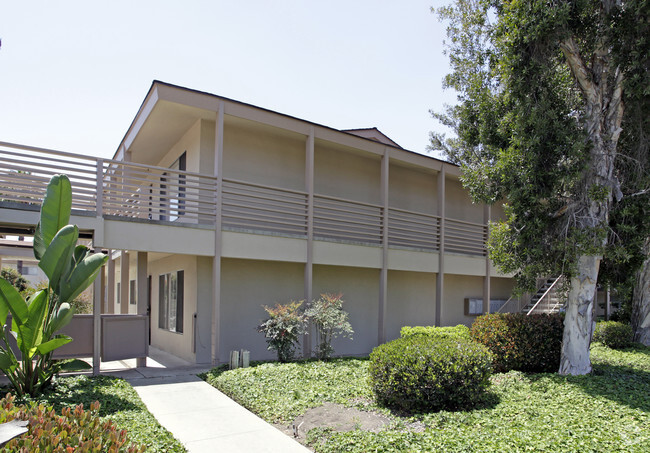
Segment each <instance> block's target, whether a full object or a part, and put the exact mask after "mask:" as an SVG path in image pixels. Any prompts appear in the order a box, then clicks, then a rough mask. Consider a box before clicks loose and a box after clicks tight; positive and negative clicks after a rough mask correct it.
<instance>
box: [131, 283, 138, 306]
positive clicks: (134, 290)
mask: <svg viewBox="0 0 650 453" xmlns="http://www.w3.org/2000/svg"><path fill="white" fill-rule="evenodd" d="M136 294H137V293H136V286H135V280H131V281H130V282H129V304H130V305H135V304H136Z"/></svg>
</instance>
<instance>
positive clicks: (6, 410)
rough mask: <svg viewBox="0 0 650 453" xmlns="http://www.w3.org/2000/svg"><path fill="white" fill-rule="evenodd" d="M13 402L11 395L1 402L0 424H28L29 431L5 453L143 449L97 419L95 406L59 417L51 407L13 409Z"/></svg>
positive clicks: (132, 452)
mask: <svg viewBox="0 0 650 453" xmlns="http://www.w3.org/2000/svg"><path fill="white" fill-rule="evenodd" d="M13 402H14V397H13V396H12V395H11V394H9V395H7V396H5V397H4V398H3V399H2V400H0V423H5V422H8V421H11V420H15V419H20V420H27V421H28V422H29V424H28V425H27V428H28V431H27V432H26V433H25V434H23V435H22V436H20V437H17V438H15V439H12V440H11V441H10V442H9V443H7V445H5V447H4V451H17V452H31V451H48V452H66V453H67V452H71V451H75V452H90V451H107V452H128V453H136V452H143V451H145V449H146V447H145V446H144V445H143V446H137V445H133V444H131V443H130V442H129V441H128V438H127V435H126V431H125V430H118V429H117V428H116V427H115V425H113V422H112V421H111V420H107V421H102V420H101V419H100V417H99V415H98V412H99V403H98V402H95V403H93V404H91V407H90V410H87V411H86V410H84V409H83V405H78V406H77V407H75V408H74V409H71V408H69V407H66V408H63V409H62V410H61V415H60V416H59V415H57V414H56V412H55V411H54V409H52V407H51V406H44V405H37V404H36V403H34V402H31V403H30V404H29V405H27V406H25V405H20V406H14V404H13Z"/></svg>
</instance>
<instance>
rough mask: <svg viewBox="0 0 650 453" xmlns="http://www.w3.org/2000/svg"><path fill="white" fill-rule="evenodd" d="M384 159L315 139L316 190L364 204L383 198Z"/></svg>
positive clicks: (377, 201) (378, 201)
mask: <svg viewBox="0 0 650 453" xmlns="http://www.w3.org/2000/svg"><path fill="white" fill-rule="evenodd" d="M380 188H381V160H380V158H379V157H377V156H374V155H367V156H362V155H360V154H356V153H354V154H353V153H351V152H346V151H344V150H342V149H340V148H333V147H331V146H328V145H327V144H326V143H324V142H321V141H316V144H315V146H314V192H315V193H316V194H320V195H329V196H332V197H338V198H346V199H349V200H354V201H360V202H363V203H372V204H379V203H380V201H381V194H380Z"/></svg>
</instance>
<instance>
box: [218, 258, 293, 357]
mask: <svg viewBox="0 0 650 453" xmlns="http://www.w3.org/2000/svg"><path fill="white" fill-rule="evenodd" d="M303 282H304V265H303V264H299V263H283V262H277V261H258V260H243V259H229V258H224V259H222V260H221V324H220V325H221V347H220V354H219V356H220V360H221V361H227V360H228V357H229V354H230V351H232V350H239V349H247V350H249V351H250V352H251V360H262V359H273V358H275V355H274V353H273V352H270V351H267V349H266V346H267V345H266V341H265V339H264V335H263V334H261V333H258V332H257V331H256V328H257V326H258V325H259V324H260V322H261V321H262V320H264V319H265V318H266V312H265V311H264V309H263V308H262V305H270V306H272V305H274V304H275V303H287V302H289V301H290V300H300V299H302V298H303V297H304V290H303ZM300 351H301V350H298V351H297V352H298V353H300Z"/></svg>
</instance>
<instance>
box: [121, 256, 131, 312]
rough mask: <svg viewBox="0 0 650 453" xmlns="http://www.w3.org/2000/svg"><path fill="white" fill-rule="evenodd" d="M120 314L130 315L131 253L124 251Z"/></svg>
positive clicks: (122, 257)
mask: <svg viewBox="0 0 650 453" xmlns="http://www.w3.org/2000/svg"><path fill="white" fill-rule="evenodd" d="M120 313H121V314H123V315H128V314H129V253H128V252H127V251H126V250H122V256H121V258H120Z"/></svg>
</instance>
